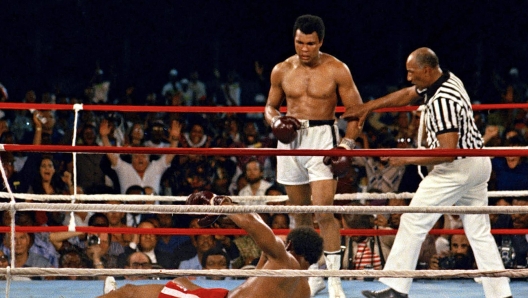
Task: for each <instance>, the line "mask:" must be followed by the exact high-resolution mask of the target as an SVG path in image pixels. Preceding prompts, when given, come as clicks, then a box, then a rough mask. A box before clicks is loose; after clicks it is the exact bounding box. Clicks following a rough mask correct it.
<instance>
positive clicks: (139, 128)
mask: <svg viewBox="0 0 528 298" xmlns="http://www.w3.org/2000/svg"><path fill="white" fill-rule="evenodd" d="M144 145H145V129H144V127H143V124H142V123H134V124H132V126H131V127H130V129H129V130H128V133H127V134H126V136H125V146H130V147H143V146H144Z"/></svg>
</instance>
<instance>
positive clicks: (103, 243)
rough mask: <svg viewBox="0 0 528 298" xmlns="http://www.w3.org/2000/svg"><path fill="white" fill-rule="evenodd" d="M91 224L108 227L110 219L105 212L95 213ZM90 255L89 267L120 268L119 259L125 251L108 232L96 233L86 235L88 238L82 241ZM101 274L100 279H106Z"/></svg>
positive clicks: (91, 218) (81, 244) (87, 254)
mask: <svg viewBox="0 0 528 298" xmlns="http://www.w3.org/2000/svg"><path fill="white" fill-rule="evenodd" d="M88 225H89V226H92V227H108V219H107V217H106V215H105V214H103V213H95V214H93V215H92V216H91V217H90V220H89V223H88ZM80 247H81V248H83V249H84V250H85V253H86V256H87V257H88V267H89V268H95V269H103V268H119V267H118V266H117V260H118V257H119V256H120V255H122V254H123V253H124V250H123V247H122V246H121V245H120V244H119V243H117V242H113V241H112V235H111V234H108V233H94V234H88V235H86V240H85V241H83V242H81V243H80ZM104 278H105V276H100V277H99V279H104Z"/></svg>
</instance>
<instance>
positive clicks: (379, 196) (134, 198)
mask: <svg viewBox="0 0 528 298" xmlns="http://www.w3.org/2000/svg"><path fill="white" fill-rule="evenodd" d="M413 196H414V193H411V192H402V193H391V192H387V193H364V192H359V193H349V194H336V195H335V198H334V200H335V201H343V200H386V199H411V198H412V197H413ZM488 197H489V198H501V197H528V190H509V191H489V192H488ZM0 198H18V199H24V200H30V201H42V202H49V201H71V199H72V196H71V195H37V194H27V193H13V194H10V193H6V192H0ZM230 198H231V199H232V200H233V201H235V202H239V203H242V202H252V201H267V202H285V201H287V200H288V196H285V195H282V196H230ZM75 200H76V201H83V202H89V201H92V202H93V201H95V202H101V201H123V202H125V201H129V202H138V201H140V202H155V201H158V202H185V201H186V200H187V197H186V196H159V195H123V194H121V195H112V194H104V195H101V194H99V195H85V194H78V195H75Z"/></svg>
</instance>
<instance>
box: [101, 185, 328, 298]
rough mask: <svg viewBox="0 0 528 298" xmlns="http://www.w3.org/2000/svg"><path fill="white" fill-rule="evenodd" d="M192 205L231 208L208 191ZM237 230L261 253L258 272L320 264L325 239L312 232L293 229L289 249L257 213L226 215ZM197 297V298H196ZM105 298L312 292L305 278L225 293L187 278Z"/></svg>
mask: <svg viewBox="0 0 528 298" xmlns="http://www.w3.org/2000/svg"><path fill="white" fill-rule="evenodd" d="M187 204H189V205H229V204H231V199H230V198H229V197H227V196H216V195H214V194H212V193H211V192H208V191H202V192H198V193H194V194H192V195H190V196H189V197H188V199H187ZM226 216H227V217H229V219H231V220H232V221H233V222H235V223H236V225H237V226H239V227H240V228H242V229H244V230H246V232H248V234H249V235H250V236H251V237H252V238H253V240H255V243H256V244H257V245H258V246H259V248H260V249H261V250H262V255H261V257H260V261H259V263H258V265H257V269H297V270H298V269H308V267H309V266H310V265H311V264H313V263H315V262H317V260H318V259H319V258H320V256H321V254H322V251H323V239H322V238H321V237H320V236H319V234H317V233H316V232H315V231H314V230H313V229H311V228H308V227H301V228H296V229H293V230H292V231H291V232H290V233H289V234H288V237H287V241H286V245H285V244H284V242H283V241H282V240H281V239H280V238H279V237H277V236H275V235H274V234H273V232H272V230H271V229H270V228H269V226H268V225H266V224H265V223H264V222H263V221H262V219H261V218H260V216H259V215H258V214H256V213H249V214H247V213H244V214H228V215H226ZM217 218H218V215H212V216H211V215H205V216H203V217H202V218H201V219H200V220H199V222H198V223H199V224H200V225H201V226H206V225H210V224H212V223H213V222H214V221H215V220H216V219H217ZM193 295H194V296H193ZM100 297H104V298H173V297H200V298H201V297H203V298H225V297H229V298H235V297H240V298H247V297H255V298H264V297H270V298H281V297H284V298H308V297H310V288H309V285H308V279H307V278H306V277H250V278H248V279H247V280H246V281H245V282H244V283H243V284H241V285H240V286H238V287H236V288H235V289H233V290H231V291H229V290H226V289H218V288H215V289H207V288H202V287H200V286H198V285H196V284H194V283H192V282H191V281H190V280H189V279H187V278H185V277H179V278H175V279H173V280H171V281H169V282H168V283H167V284H166V285H161V284H152V285H130V284H127V285H125V286H123V287H121V288H119V289H117V290H115V291H111V292H109V293H107V294H105V295H103V296H100Z"/></svg>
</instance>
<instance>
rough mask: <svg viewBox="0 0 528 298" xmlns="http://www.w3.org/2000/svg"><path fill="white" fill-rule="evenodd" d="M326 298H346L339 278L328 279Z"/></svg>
mask: <svg viewBox="0 0 528 298" xmlns="http://www.w3.org/2000/svg"><path fill="white" fill-rule="evenodd" d="M328 297H329V298H346V296H345V292H344V291H343V287H342V286H341V279H340V278H339V277H329V278H328Z"/></svg>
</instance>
